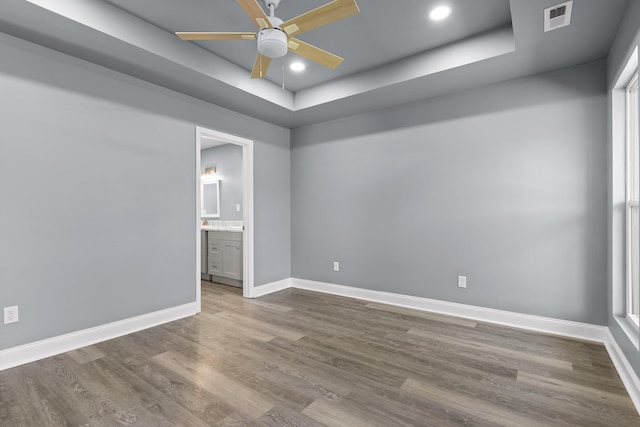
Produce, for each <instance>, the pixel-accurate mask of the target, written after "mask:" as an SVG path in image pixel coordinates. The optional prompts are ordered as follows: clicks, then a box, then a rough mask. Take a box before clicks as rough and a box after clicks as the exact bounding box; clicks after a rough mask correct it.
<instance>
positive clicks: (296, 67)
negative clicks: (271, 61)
mask: <svg viewBox="0 0 640 427" xmlns="http://www.w3.org/2000/svg"><path fill="white" fill-rule="evenodd" d="M289 68H291V69H292V70H293V71H295V72H300V71H304V69H305V68H307V67H306V65H304V63H303V62H300V61H296V62H292V63H291V65H289Z"/></svg>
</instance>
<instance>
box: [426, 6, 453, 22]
mask: <svg viewBox="0 0 640 427" xmlns="http://www.w3.org/2000/svg"><path fill="white" fill-rule="evenodd" d="M449 15H451V8H450V7H449V6H438V7H434V8H433V9H431V12H429V19H431V20H432V21H442V20H443V19H447V18H448V17H449Z"/></svg>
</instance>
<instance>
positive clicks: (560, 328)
mask: <svg viewBox="0 0 640 427" xmlns="http://www.w3.org/2000/svg"><path fill="white" fill-rule="evenodd" d="M291 287H293V288H298V289H307V290H310V291H317V292H324V293H328V294H333V295H340V296H344V297H350V298H358V299H361V300H366V301H372V302H378V303H382V304H391V305H396V306H400V307H406V308H413V309H416V310H423V311H430V312H434V313H441V314H447V315H450V316H457V317H464V318H467V319H473V320H478V321H481V322H488V323H496V324H499V325H505V326H512V327H515V328H520V329H527V330H531V331H536V332H544V333H548V334H555V335H562V336H566V337H571V338H578V339H583V340H587V341H595V342H599V343H604V342H605V339H606V331H607V330H608V328H607V327H606V326H597V325H590V324H587V323H579V322H571V321H568V320H558V319H551V318H548V317H541V316H533V315H529V314H521V313H514V312H510V311H503V310H495V309H491V308H484V307H476V306H472V305H466V304H458V303H452V302H446V301H439V300H434V299H429V298H422V297H414V296H409V295H402V294H394V293H390V292H382V291H372V290H369V289H361V288H354V287H351V286H343V285H336V284H333V283H323V282H316V281H312V280H305V279H296V278H293V279H291Z"/></svg>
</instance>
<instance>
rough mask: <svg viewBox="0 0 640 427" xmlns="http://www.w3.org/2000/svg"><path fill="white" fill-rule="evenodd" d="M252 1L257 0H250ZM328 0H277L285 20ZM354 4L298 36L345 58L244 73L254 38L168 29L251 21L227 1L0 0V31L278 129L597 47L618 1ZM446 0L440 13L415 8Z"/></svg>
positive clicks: (618, 10) (593, 53)
mask: <svg viewBox="0 0 640 427" xmlns="http://www.w3.org/2000/svg"><path fill="white" fill-rule="evenodd" d="M259 1H260V2H261V5H262V0H259ZM328 1H329V0H282V3H281V4H280V7H279V8H278V9H277V11H276V15H277V16H279V17H280V18H282V19H284V20H286V19H289V18H291V17H294V16H297V15H299V14H301V13H304V12H306V11H308V10H310V9H313V8H315V7H318V6H321V5H323V4H324V3H326V2H328ZM357 1H358V5H359V7H360V10H361V13H360V14H358V15H356V16H354V17H351V18H347V19H345V20H343V21H339V22H336V23H333V24H330V25H328V26H326V27H321V28H317V29H315V30H312V31H310V32H308V33H305V34H303V35H301V36H300V38H301V39H302V40H304V41H306V42H309V43H312V44H315V45H317V46H318V47H321V48H323V49H325V50H328V51H331V52H332V53H335V54H337V55H340V56H342V57H344V58H345V61H344V63H343V64H342V65H341V66H340V67H338V69H336V70H328V69H325V68H324V67H321V66H317V65H315V64H313V63H310V62H309V61H305V63H306V64H307V70H305V72H304V73H301V74H295V73H293V72H290V71H289V70H285V80H284V82H285V89H284V90H283V89H282V87H281V85H282V62H284V63H288V62H289V61H290V60H291V59H292V58H293V57H295V55H292V54H288V55H287V56H285V58H284V61H283V60H274V61H273V62H272V65H271V68H270V70H269V74H268V76H267V77H268V79H250V78H249V70H250V69H251V68H252V66H253V62H254V60H255V54H256V48H255V42H250V41H215V42H198V43H194V42H184V41H181V40H179V39H178V38H177V37H175V35H173V32H175V31H254V30H255V27H254V26H253V24H252V22H251V21H250V19H249V18H248V17H247V16H246V15H245V14H244V12H243V11H242V8H241V7H240V6H239V5H238V4H237V3H236V2H235V1H233V0H180V1H178V0H104V1H103V0H65V1H60V0H2V1H1V2H0V31H2V32H5V33H7V34H10V35H13V36H16V37H20V38H23V39H26V40H28V41H31V42H34V43H37V44H40V45H44V46H47V47H50V48H53V49H56V50H59V51H62V52H65V53H68V54H71V55H74V56H77V57H80V58H83V59H86V60H89V61H91V62H94V63H97V64H99V65H102V66H105V67H109V68H112V69H115V70H118V71H121V72H123V73H126V74H129V75H132V76H134V77H138V78H141V79H144V80H146V81H149V82H152V83H155V84H159V85H162V86H164V87H167V88H169V89H172V90H176V91H179V92H182V93H185V94H188V95H191V96H195V97H197V98H200V99H203V100H205V101H208V102H212V103H215V104H218V105H221V106H223V107H226V108H229V109H232V110H235V111H238V112H240V113H244V114H247V115H250V116H253V117H257V118H259V119H262V120H265V121H269V122H272V123H275V124H278V125H281V126H285V127H288V128H294V127H298V126H302V125H306V124H311V123H316V122H321V121H326V120H331V119H335V118H339V117H343V116H346V115H352V114H358V113H362V112H366V111H371V110H376V109H382V108H389V107H393V106H395V105H399V104H404V103H408V102H415V101H419V100H422V99H425V98H429V97H433V96H438V95H442V94H445V93H449V92H455V91H463V90H467V89H471V88H473V87H477V86H480V85H487V84H492V83H496V82H499V81H504V80H508V79H512V78H517V77H522V76H526V75H531V74H536V73H540V72H545V71H550V70H554V69H558V68H563V67H568V66H573V65H578V64H583V63H586V62H590V61H594V60H598V59H602V58H605V57H606V55H607V54H608V51H609V48H610V47H611V44H612V42H613V39H614V37H615V34H616V31H617V28H618V26H619V24H620V21H621V19H622V16H623V14H624V11H625V10H626V7H627V4H628V0H606V1H603V0H574V7H573V19H572V25H571V26H570V27H565V28H562V29H558V30H555V31H552V32H549V33H544V32H543V21H542V17H543V10H544V8H546V7H549V6H552V5H554V4H557V3H560V2H561V0H402V1H388V0H387V1H385V0H357ZM441 3H447V4H450V5H451V6H452V8H453V14H452V16H451V18H450V19H449V20H447V21H444V22H440V23H437V24H436V23H432V22H430V21H429V20H428V19H427V18H426V14H427V12H428V11H429V10H430V8H431V7H432V6H434V5H435V4H441Z"/></svg>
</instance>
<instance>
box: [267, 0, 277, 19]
mask: <svg viewBox="0 0 640 427" xmlns="http://www.w3.org/2000/svg"><path fill="white" fill-rule="evenodd" d="M264 4H265V5H266V6H267V9H269V18H273V17H274V16H275V15H274V14H275V11H276V9H277V7H278V6H279V5H280V0H264Z"/></svg>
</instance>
